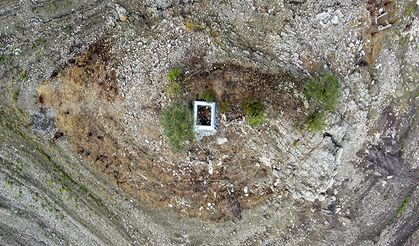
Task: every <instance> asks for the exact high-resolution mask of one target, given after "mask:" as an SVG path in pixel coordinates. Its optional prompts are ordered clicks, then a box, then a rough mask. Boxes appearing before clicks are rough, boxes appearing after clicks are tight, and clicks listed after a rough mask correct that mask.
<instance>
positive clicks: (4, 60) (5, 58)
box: [0, 55, 13, 65]
mask: <svg viewBox="0 0 419 246" xmlns="http://www.w3.org/2000/svg"><path fill="white" fill-rule="evenodd" d="M12 62H13V56H11V55H0V65H2V64H6V65H10V64H11V63H12Z"/></svg>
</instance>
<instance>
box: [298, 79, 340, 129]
mask: <svg viewBox="0 0 419 246" xmlns="http://www.w3.org/2000/svg"><path fill="white" fill-rule="evenodd" d="M304 94H305V96H306V97H307V98H308V99H309V100H311V101H312V104H314V107H315V108H314V113H312V114H311V115H310V116H309V118H308V119H307V121H306V126H307V129H308V130H309V131H322V130H323V129H324V128H325V126H326V124H325V119H324V115H325V112H328V111H335V110H336V107H337V105H338V103H339V100H340V98H341V86H340V82H339V80H338V78H337V77H336V76H335V75H333V74H331V73H325V74H324V75H322V76H319V77H315V78H312V79H310V80H309V81H308V82H307V84H306V86H305V90H304Z"/></svg>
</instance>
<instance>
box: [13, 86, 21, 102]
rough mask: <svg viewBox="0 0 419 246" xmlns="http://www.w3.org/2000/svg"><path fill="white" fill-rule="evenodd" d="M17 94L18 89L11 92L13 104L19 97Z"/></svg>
mask: <svg viewBox="0 0 419 246" xmlns="http://www.w3.org/2000/svg"><path fill="white" fill-rule="evenodd" d="M19 93H20V90H19V89H16V90H15V91H14V92H13V102H14V103H16V102H17V99H18V97H19Z"/></svg>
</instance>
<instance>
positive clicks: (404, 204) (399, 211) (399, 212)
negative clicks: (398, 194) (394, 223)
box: [397, 194, 412, 216]
mask: <svg viewBox="0 0 419 246" xmlns="http://www.w3.org/2000/svg"><path fill="white" fill-rule="evenodd" d="M411 198H412V194H409V195H407V196H406V197H405V198H404V200H403V202H402V204H401V205H400V207H399V208H398V209H397V216H400V215H402V214H403V213H404V212H405V211H406V209H407V208H408V207H409V203H410V199H411Z"/></svg>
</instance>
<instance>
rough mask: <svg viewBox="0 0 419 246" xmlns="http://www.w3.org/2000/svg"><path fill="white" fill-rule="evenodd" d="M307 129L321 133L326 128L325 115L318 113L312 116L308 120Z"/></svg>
mask: <svg viewBox="0 0 419 246" xmlns="http://www.w3.org/2000/svg"><path fill="white" fill-rule="evenodd" d="M306 123H307V129H308V130H309V131H312V132H320V131H323V129H324V128H325V126H326V124H325V120H324V114H323V113H322V112H319V111H316V112H314V113H313V114H311V115H310V117H309V118H308V120H307V122H306Z"/></svg>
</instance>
